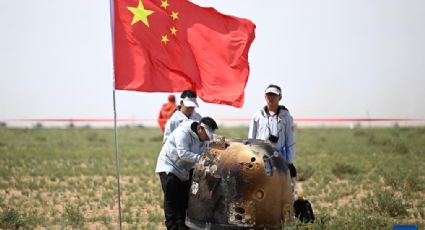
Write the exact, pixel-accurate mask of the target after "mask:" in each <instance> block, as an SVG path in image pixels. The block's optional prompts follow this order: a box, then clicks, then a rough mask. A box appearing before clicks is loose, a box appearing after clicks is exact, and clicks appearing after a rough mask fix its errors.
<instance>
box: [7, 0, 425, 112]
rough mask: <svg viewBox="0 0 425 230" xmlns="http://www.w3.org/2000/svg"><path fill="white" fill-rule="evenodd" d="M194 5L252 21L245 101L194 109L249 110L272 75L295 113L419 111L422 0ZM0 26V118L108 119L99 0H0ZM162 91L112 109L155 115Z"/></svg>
mask: <svg viewBox="0 0 425 230" xmlns="http://www.w3.org/2000/svg"><path fill="white" fill-rule="evenodd" d="M134 1H135V5H136V3H137V2H138V1H137V0H134ZM169 1H170V2H172V0H169ZM194 2H195V3H198V4H200V5H202V6H211V7H214V8H216V9H217V10H218V11H220V12H222V13H225V14H231V15H235V16H239V17H244V18H248V19H250V20H251V21H253V22H254V23H255V24H256V26H257V29H256V39H255V40H254V42H253V44H252V47H251V50H250V53H249V62H250V68H251V73H250V77H249V80H248V84H247V87H246V90H245V105H244V106H243V108H242V109H236V108H233V107H230V106H224V105H212V104H206V103H202V102H201V103H200V106H201V107H200V108H199V111H200V112H201V113H202V114H203V115H209V116H213V117H215V118H250V117H251V115H252V114H253V113H254V112H255V111H256V110H258V109H259V108H260V107H261V106H263V105H264V96H263V91H264V88H265V87H266V86H267V85H268V84H270V83H274V84H278V85H280V86H281V87H282V88H283V100H282V103H283V104H285V105H286V106H287V107H288V108H289V109H290V111H291V113H292V114H293V115H294V117H296V118H306V117H344V118H351V117H367V116H370V117H394V118H399V117H402V118H425V103H424V102H423V100H424V99H425V90H424V88H425V1H423V0H372V1H371V0H322V1H318V0H296V1H287V0H267V1H258V0H257V1H253V0H208V1H207V0H202V1H201V0H197V1H194ZM0 28H1V36H0V85H1V86H2V87H1V88H2V90H1V91H0V120H5V119H14V118H110V117H112V116H113V107H112V78H113V75H112V73H113V66H112V52H111V50H112V48H111V46H112V44H111V31H110V12H109V1H108V0H103V1H100V0H72V1H65V0H37V1H29V0H23V1H11V0H0ZM176 95H179V94H176ZM166 96H167V94H165V93H139V92H125V91H118V92H117V112H118V117H120V118H156V116H157V113H158V110H159V108H160V106H161V104H162V103H163V102H165V100H166Z"/></svg>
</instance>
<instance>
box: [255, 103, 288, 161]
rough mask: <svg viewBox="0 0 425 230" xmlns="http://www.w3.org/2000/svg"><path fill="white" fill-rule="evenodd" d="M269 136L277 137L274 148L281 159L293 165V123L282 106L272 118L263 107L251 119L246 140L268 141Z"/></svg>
mask: <svg viewBox="0 0 425 230" xmlns="http://www.w3.org/2000/svg"><path fill="white" fill-rule="evenodd" d="M270 134H272V135H274V136H277V137H279V140H278V142H277V143H276V144H275V148H276V149H277V150H278V151H279V152H280V153H281V154H282V157H283V159H285V160H286V161H288V163H290V164H294V161H295V136H294V121H293V118H292V116H291V114H290V113H289V111H288V110H287V109H286V108H285V107H284V106H279V110H278V113H277V114H275V115H273V116H270V115H269V113H268V110H267V107H264V108H263V109H261V110H260V111H258V112H256V113H255V114H254V116H253V117H252V120H251V124H250V126H249V132H248V138H252V139H260V140H268V139H269V136H270Z"/></svg>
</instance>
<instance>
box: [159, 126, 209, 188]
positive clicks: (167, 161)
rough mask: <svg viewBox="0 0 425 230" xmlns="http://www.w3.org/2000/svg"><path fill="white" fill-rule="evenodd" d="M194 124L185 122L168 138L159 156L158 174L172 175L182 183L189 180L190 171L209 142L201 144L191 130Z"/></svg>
mask: <svg viewBox="0 0 425 230" xmlns="http://www.w3.org/2000/svg"><path fill="white" fill-rule="evenodd" d="M193 122H195V121H194V120H187V121H183V122H182V123H181V124H180V126H179V127H178V128H177V129H176V130H174V132H173V133H171V135H170V136H169V137H168V138H167V141H166V142H165V144H164V145H163V146H162V149H161V152H160V153H159V156H158V161H157V163H156V169H155V172H156V173H160V172H165V173H167V174H168V173H172V174H174V175H176V176H177V177H178V178H179V179H180V180H181V181H187V180H189V171H190V170H191V169H192V168H193V167H194V165H195V163H196V162H197V161H198V160H199V159H200V158H201V154H202V153H203V152H204V151H205V150H206V149H207V147H208V141H204V142H201V141H200V140H199V137H198V135H196V133H195V132H193V131H192V129H191V128H190V126H191V124H192V123H193Z"/></svg>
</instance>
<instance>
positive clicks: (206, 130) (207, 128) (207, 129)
mask: <svg viewBox="0 0 425 230" xmlns="http://www.w3.org/2000/svg"><path fill="white" fill-rule="evenodd" d="M201 126H202V127H204V130H205V132H206V133H207V136H208V138H209V139H210V140H212V139H213V135H214V130H212V129H211V128H210V127H209V126H208V125H206V124H204V123H202V122H201Z"/></svg>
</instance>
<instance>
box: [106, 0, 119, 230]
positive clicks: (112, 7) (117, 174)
mask: <svg viewBox="0 0 425 230" xmlns="http://www.w3.org/2000/svg"><path fill="white" fill-rule="evenodd" d="M113 1H114V0H109V9H110V17H109V20H110V25H111V40H112V63H113V60H114V2H113ZM112 66H114V64H112ZM112 72H113V78H112V82H113V83H112V85H113V90H112V97H113V99H112V101H113V106H114V139H115V174H116V177H117V196H118V220H119V224H120V228H119V229H120V230H121V229H122V218H121V216H122V215H121V186H120V155H119V153H118V130H117V106H116V100H115V70H114V67H112Z"/></svg>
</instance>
